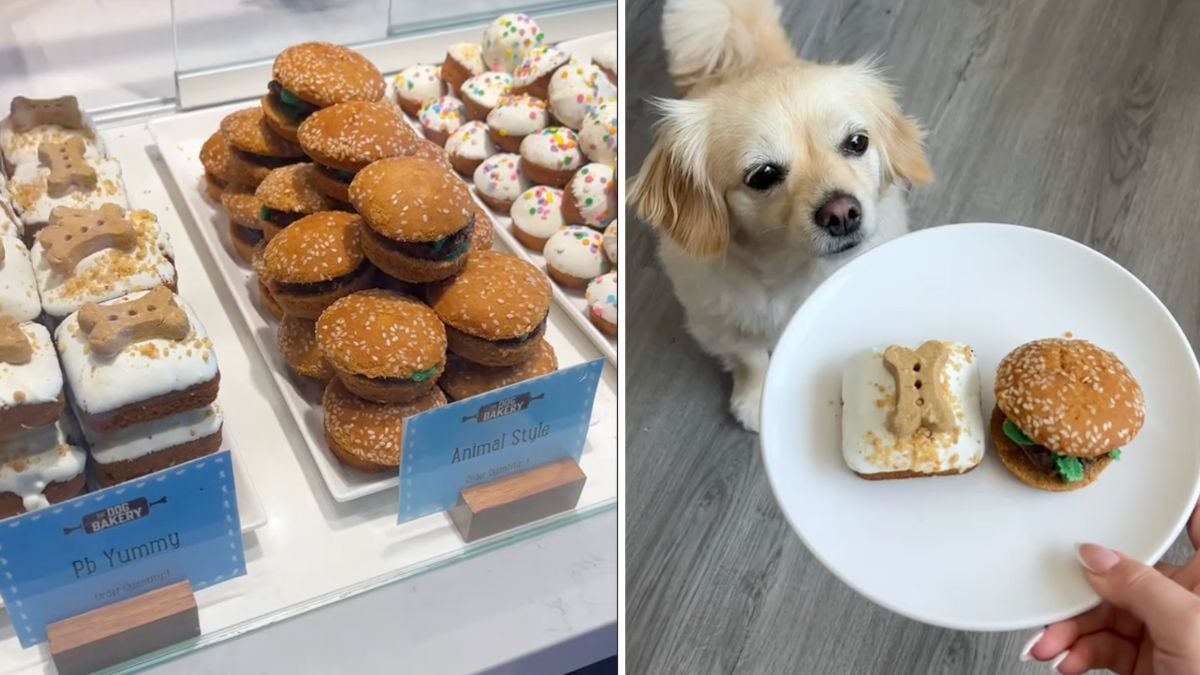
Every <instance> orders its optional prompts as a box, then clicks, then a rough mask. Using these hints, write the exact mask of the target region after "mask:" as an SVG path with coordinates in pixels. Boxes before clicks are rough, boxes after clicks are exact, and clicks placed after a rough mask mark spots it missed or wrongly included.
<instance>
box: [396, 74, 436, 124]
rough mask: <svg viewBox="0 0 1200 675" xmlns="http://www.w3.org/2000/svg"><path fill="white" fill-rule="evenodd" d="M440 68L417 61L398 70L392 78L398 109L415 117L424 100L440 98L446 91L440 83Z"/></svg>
mask: <svg viewBox="0 0 1200 675" xmlns="http://www.w3.org/2000/svg"><path fill="white" fill-rule="evenodd" d="M442 70H443V69H442V68H439V67H438V66H431V65H427V64H423V63H418V64H417V65H414V66H409V67H407V68H405V69H404V70H402V71H400V73H399V74H397V75H396V77H395V79H393V80H392V83H393V84H394V85H395V87H396V102H397V103H398V104H400V109H401V110H403V111H404V112H406V113H408V114H409V115H410V116H412V117H416V116H417V114H418V113H419V112H420V111H421V106H423V105H425V102H426V101H429V100H432V99H435V98H441V97H442V95H443V94H445V91H446V90H445V87H444V86H443V84H442Z"/></svg>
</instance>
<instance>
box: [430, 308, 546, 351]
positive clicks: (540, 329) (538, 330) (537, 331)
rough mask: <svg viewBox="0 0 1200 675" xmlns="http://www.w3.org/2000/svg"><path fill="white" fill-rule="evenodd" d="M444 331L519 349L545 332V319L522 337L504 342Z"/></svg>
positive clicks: (453, 329)
mask: <svg viewBox="0 0 1200 675" xmlns="http://www.w3.org/2000/svg"><path fill="white" fill-rule="evenodd" d="M548 317H549V315H547V318H548ZM446 330H447V331H454V332H455V333H458V334H459V335H465V336H467V337H469V338H472V339H475V340H483V341H484V342H489V343H491V344H493V345H496V346H497V347H520V346H521V345H524V344H526V343H528V342H529V341H530V340H531V339H534V338H537V337H540V336H541V335H542V334H543V333H544V332H546V319H542V321H541V323H539V324H538V325H536V326H534V327H533V330H531V331H529V332H528V333H526V334H524V335H518V336H517V337H515V338H508V339H506V340H488V339H487V338H481V337H479V336H476V335H471V334H470V333H464V332H462V331H461V330H458V329H457V328H454V327H452V326H446Z"/></svg>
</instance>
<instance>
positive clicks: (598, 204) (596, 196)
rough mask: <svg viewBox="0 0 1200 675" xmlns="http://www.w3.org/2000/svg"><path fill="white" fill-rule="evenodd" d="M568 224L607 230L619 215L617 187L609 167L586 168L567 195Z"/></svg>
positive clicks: (595, 165) (576, 176) (581, 171)
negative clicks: (609, 224)
mask: <svg viewBox="0 0 1200 675" xmlns="http://www.w3.org/2000/svg"><path fill="white" fill-rule="evenodd" d="M563 192H564V193H563V215H564V216H566V218H567V222H568V223H572V224H575V225H587V226H588V227H594V228H597V229H604V228H605V227H606V226H608V223H609V222H610V221H611V220H612V219H613V218H615V217H616V214H617V184H616V181H614V180H613V170H612V167H610V166H609V165H607V164H597V163H595V162H593V163H591V164H586V165H584V166H583V167H582V168H580V169H579V170H578V171H576V172H575V175H574V176H573V177H572V178H571V182H570V183H568V184H567V187H566V190H564V191H563Z"/></svg>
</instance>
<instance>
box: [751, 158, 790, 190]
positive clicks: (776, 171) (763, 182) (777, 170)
mask: <svg viewBox="0 0 1200 675" xmlns="http://www.w3.org/2000/svg"><path fill="white" fill-rule="evenodd" d="M785 173H786V172H785V171H784V170H783V167H781V166H779V165H778V164H763V165H762V166H758V167H755V168H753V169H751V170H750V171H749V172H747V173H746V179H745V181H746V186H747V187H749V188H750V189H752V190H759V191H764V190H770V189H771V188H773V187H775V185H776V184H777V183H779V181H781V180H783V177H784V175H785Z"/></svg>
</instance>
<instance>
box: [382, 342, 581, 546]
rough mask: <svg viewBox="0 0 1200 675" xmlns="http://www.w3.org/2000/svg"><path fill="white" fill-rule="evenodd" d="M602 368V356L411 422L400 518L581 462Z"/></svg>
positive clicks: (434, 510) (404, 456)
mask: <svg viewBox="0 0 1200 675" xmlns="http://www.w3.org/2000/svg"><path fill="white" fill-rule="evenodd" d="M603 371H604V360H603V359H597V360H595V361H592V362H590V363H584V364H581V365H578V366H575V367H573V368H567V369H566V370H560V371H558V372H556V373H552V374H550V375H546V376H544V377H539V378H537V379H535V380H529V381H527V382H521V383H518V384H514V385H512V386H509V387H505V388H503V389H497V390H496V391H492V392H488V393H486V394H483V395H481V396H475V397H472V398H469V399H466V400H464V401H459V402H457V403H453V404H451V405H448V406H445V407H442V408H437V409H434V410H431V411H429V412H426V413H422V414H420V415H417V416H416V417H412V418H409V419H408V420H406V421H405V423H404V452H403V454H402V455H401V464H400V516H399V521H400V522H401V523H403V522H406V521H409V520H413V519H414V518H420V517H422V516H426V515H429V514H431V513H437V512H438V511H445V510H447V509H449V508H450V507H452V506H454V504H455V503H456V502H457V501H458V495H459V493H460V492H462V491H463V490H465V489H467V488H469V487H473V486H476V485H480V484H482V483H490V482H491V481H494V480H497V479H500V478H505V477H507V476H511V475H513V474H515V473H519V472H521V471H528V470H529V469H534V468H537V467H539V466H542V465H543V464H549V463H550V462H556V461H558V460H562V459H573V460H575V461H579V458H580V456H581V455H582V454H583V446H584V444H585V442H586V441H587V433H588V428H589V426H590V423H591V419H592V405H593V403H595V400H596V387H597V385H599V383H600V376H601V373H603Z"/></svg>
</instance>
